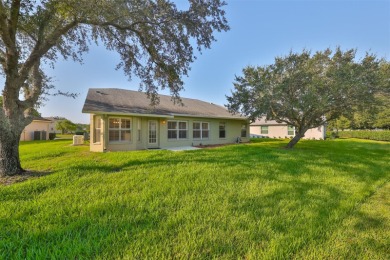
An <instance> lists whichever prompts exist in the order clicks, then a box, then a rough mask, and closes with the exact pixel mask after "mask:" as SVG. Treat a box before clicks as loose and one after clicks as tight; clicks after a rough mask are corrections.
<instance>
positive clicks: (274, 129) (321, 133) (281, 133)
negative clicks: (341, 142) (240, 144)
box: [250, 125, 325, 139]
mask: <svg viewBox="0 0 390 260" xmlns="http://www.w3.org/2000/svg"><path fill="white" fill-rule="evenodd" d="M267 126H268V134H262V133H261V126H260V125H254V126H253V125H252V126H250V134H251V135H254V136H261V137H269V138H290V137H294V135H289V134H288V130H287V125H267ZM313 138H314V139H325V127H324V126H321V127H316V128H312V129H309V130H307V131H306V133H305V137H304V139H313Z"/></svg>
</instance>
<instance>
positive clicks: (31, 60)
mask: <svg viewBox="0 0 390 260" xmlns="http://www.w3.org/2000/svg"><path fill="white" fill-rule="evenodd" d="M77 24H78V22H77V21H76V20H73V21H72V22H70V23H69V24H66V25H65V26H62V27H57V28H55V29H54V30H53V33H52V34H51V35H50V36H48V37H47V40H46V41H42V40H41V39H39V38H38V41H37V43H36V44H35V46H34V49H33V50H32V51H31V53H30V56H29V57H28V58H27V60H26V62H25V63H24V64H23V66H22V67H21V68H20V71H19V75H20V78H21V80H25V79H26V78H27V76H28V73H29V71H30V70H31V69H32V67H33V66H34V65H35V64H36V63H37V62H39V60H40V59H41V58H42V56H43V55H45V54H46V53H47V51H48V50H50V49H51V48H52V47H53V46H55V45H56V44H57V42H58V40H59V39H60V38H61V36H63V35H65V34H66V33H67V32H68V31H69V30H70V29H72V28H73V27H75V26H76V25H77Z"/></svg>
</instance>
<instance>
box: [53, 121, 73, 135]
mask: <svg viewBox="0 0 390 260" xmlns="http://www.w3.org/2000/svg"><path fill="white" fill-rule="evenodd" d="M55 127H56V129H57V130H60V131H61V132H62V134H65V133H70V132H74V131H76V129H77V125H76V124H75V123H73V122H72V121H70V120H68V119H64V120H60V121H57V122H56V126H55Z"/></svg>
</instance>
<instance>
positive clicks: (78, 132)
mask: <svg viewBox="0 0 390 260" xmlns="http://www.w3.org/2000/svg"><path fill="white" fill-rule="evenodd" d="M74 134H75V135H84V131H76V132H75V133H74Z"/></svg>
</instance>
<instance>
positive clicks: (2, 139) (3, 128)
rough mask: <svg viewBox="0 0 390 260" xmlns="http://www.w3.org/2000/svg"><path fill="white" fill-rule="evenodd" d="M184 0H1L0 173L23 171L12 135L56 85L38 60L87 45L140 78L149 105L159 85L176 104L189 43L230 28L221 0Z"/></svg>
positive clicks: (74, 54) (76, 53)
mask: <svg viewBox="0 0 390 260" xmlns="http://www.w3.org/2000/svg"><path fill="white" fill-rule="evenodd" d="M188 3H189V6H188V9H186V10H182V9H179V8H178V7H177V6H176V4H175V3H173V2H171V1H169V0H159V1H154V0H121V1H119V0H116V1H100V0H43V1H34V0H6V1H5V0H0V65H1V66H0V74H2V75H3V76H4V77H5V85H4V88H3V93H2V96H3V107H2V109H0V174H5V172H6V173H7V174H15V173H18V172H21V171H22V168H21V166H20V162H19V157H18V154H19V151H18V144H19V143H18V142H19V141H17V140H18V139H19V136H20V133H21V132H22V130H23V128H24V127H25V126H26V125H27V124H29V123H30V122H31V120H32V109H33V108H34V106H35V105H36V104H37V103H38V102H39V100H40V99H41V98H42V96H43V95H45V94H46V93H47V92H48V90H50V89H51V88H53V86H52V85H51V81H50V78H49V77H47V76H46V74H45V72H44V71H43V69H42V66H41V64H44V63H48V64H50V65H52V66H54V64H55V62H56V61H57V60H58V59H60V58H64V59H73V60H75V61H82V54H83V53H85V52H87V51H88V50H89V46H90V44H92V43H99V44H102V45H104V46H105V47H106V48H107V49H108V50H110V51H115V52H117V53H119V55H120V58H121V62H120V63H119V64H118V68H122V69H123V70H124V72H125V74H126V75H127V76H128V77H129V78H131V77H132V76H137V77H138V78H139V79H140V80H141V82H142V85H141V87H142V88H143V89H144V90H145V91H146V92H147V94H148V96H149V97H150V98H151V103H157V102H158V95H157V94H158V90H159V89H164V88H168V89H169V90H170V92H171V94H172V96H173V98H174V100H175V101H179V100H180V95H179V92H180V90H182V89H183V82H182V80H181V77H182V76H183V75H187V73H188V71H189V69H190V64H191V62H193V60H194V59H195V51H194V46H195V47H196V49H197V50H199V51H202V50H203V49H204V48H210V47H211V43H212V42H213V41H215V36H214V32H215V31H218V32H220V31H226V30H228V29H229V27H228V24H227V21H226V18H225V11H224V10H223V6H224V5H225V3H224V2H223V1H222V0H209V1H198V0H189V1H188ZM20 94H22V95H20ZM59 94H65V95H71V93H68V92H67V91H62V92H59ZM20 96H22V97H23V98H19V97H20Z"/></svg>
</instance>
